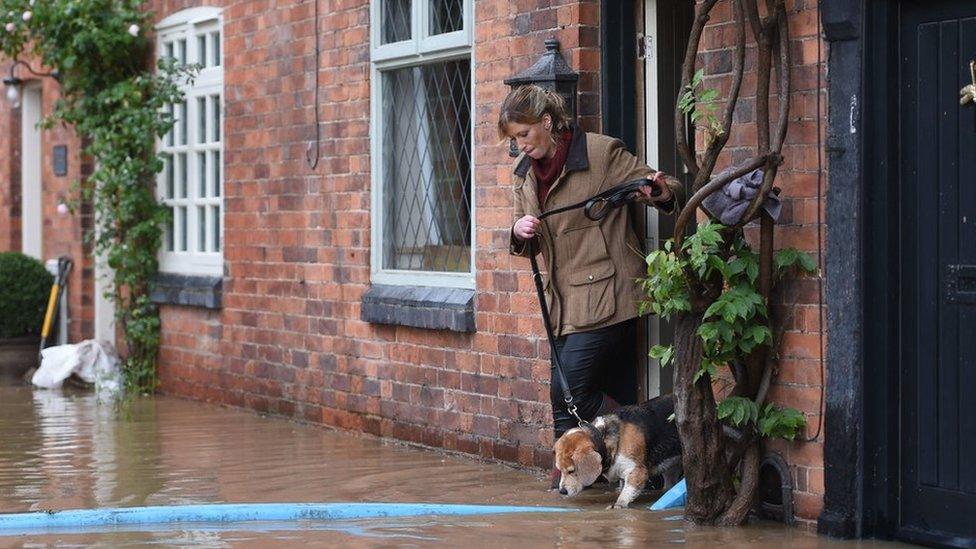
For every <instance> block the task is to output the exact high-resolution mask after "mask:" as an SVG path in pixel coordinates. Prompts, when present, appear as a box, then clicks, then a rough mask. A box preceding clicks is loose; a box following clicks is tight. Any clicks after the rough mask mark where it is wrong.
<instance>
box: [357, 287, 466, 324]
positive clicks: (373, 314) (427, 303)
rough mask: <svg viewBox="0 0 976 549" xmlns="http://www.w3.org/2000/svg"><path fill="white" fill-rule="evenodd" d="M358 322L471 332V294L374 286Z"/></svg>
mask: <svg viewBox="0 0 976 549" xmlns="http://www.w3.org/2000/svg"><path fill="white" fill-rule="evenodd" d="M360 318H361V319H362V320H365V321H366V322H372V323H375V324H394V325H398V326H412V327H415V328H426V329H429V330H450V331H452V332H474V331H475V323H474V290H462V289H457V288H434V287H427V286H391V285H384V284H373V286H372V287H370V289H369V290H367V291H366V293H365V294H363V303H362V310H361V314H360Z"/></svg>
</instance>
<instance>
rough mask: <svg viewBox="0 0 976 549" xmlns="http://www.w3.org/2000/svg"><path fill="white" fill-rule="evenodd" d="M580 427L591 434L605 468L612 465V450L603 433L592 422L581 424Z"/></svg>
mask: <svg viewBox="0 0 976 549" xmlns="http://www.w3.org/2000/svg"><path fill="white" fill-rule="evenodd" d="M580 428H581V429H583V430H584V431H586V434H587V435H589V436H590V439H591V440H592V441H593V445H594V446H596V451H597V453H599V454H600V464H601V465H602V466H603V470H604V471H606V470H607V469H608V468H609V467H610V457H611V456H610V452H608V451H607V443H606V442H604V440H603V433H602V432H600V430H599V429H597V428H596V427H594V426H593V424H592V423H583V424H581V425H580Z"/></svg>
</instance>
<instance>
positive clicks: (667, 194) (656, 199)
mask: <svg viewBox="0 0 976 549" xmlns="http://www.w3.org/2000/svg"><path fill="white" fill-rule="evenodd" d="M667 178H668V176H667V175H665V174H664V172H657V173H655V174H654V177H652V178H650V181H651V184H650V185H644V186H643V187H641V189H640V190H641V192H642V193H643V194H644V199H645V201H646V202H648V203H650V204H663V203H665V202H668V201H669V200H671V189H670V188H668V182H667ZM655 188H657V189H660V190H661V194H659V195H657V196H653V195H652V194H651V193H652V192H653V191H654V189H655Z"/></svg>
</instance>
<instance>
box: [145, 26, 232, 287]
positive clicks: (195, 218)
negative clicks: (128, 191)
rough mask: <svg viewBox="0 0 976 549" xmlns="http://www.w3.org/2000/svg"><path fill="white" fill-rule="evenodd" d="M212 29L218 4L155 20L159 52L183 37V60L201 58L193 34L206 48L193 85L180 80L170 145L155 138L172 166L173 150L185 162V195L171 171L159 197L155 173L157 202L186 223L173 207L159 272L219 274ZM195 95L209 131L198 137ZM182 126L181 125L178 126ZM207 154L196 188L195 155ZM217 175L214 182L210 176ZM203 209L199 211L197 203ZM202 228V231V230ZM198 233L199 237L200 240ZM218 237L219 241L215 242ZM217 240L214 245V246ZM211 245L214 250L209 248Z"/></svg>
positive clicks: (218, 143) (217, 79)
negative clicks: (182, 110) (181, 98)
mask: <svg viewBox="0 0 976 549" xmlns="http://www.w3.org/2000/svg"><path fill="white" fill-rule="evenodd" d="M214 33H219V35H220V37H221V40H222V39H223V28H222V24H221V19H220V10H219V9H218V8H209V7H207V8H191V9H188V10H183V11H181V12H177V13H175V14H173V15H171V16H169V17H167V18H165V19H164V20H163V21H161V22H160V24H159V25H157V50H158V55H159V56H163V55H166V51H165V49H164V47H163V44H165V43H167V42H171V41H174V42H175V41H178V40H185V43H186V46H185V47H186V50H185V52H184V53H185V56H186V62H187V63H188V64H196V63H198V62H199V61H200V55H199V54H200V51H199V46H198V36H204V39H205V40H206V44H205V48H206V54H207V66H206V67H204V68H202V69H201V70H200V71H199V73H198V74H197V76H196V78H194V81H193V83H192V85H191V84H190V83H189V82H187V83H184V85H183V89H184V93H185V101H186V105H187V108H186V116H185V117H184V119H183V120H181V121H180V123H178V124H177V125H176V126H175V127H174V129H173V132H174V138H173V143H172V145H169V144H167V140H166V138H165V136H164V138H163V139H161V140H157V151H159V152H165V153H167V154H170V155H172V157H173V163H172V169H174V170H175V169H176V165H177V162H176V155H178V154H180V155H185V158H186V160H185V162H186V168H185V170H181V171H185V173H186V181H185V182H184V184H185V185H186V191H187V192H186V195H185V196H184V197H181V198H175V197H176V196H179V195H180V193H179V187H180V185H181V184H180V182H179V174H175V175H174V197H173V198H164V197H165V194H166V187H167V180H166V178H167V175H166V172H165V170H164V172H163V173H161V174H159V176H158V178H157V191H158V196H160V197H161V201H162V203H164V204H165V205H166V206H167V207H170V208H177V207H179V208H185V212H186V214H185V217H186V220H185V223H181V224H176V223H175V221H176V220H177V215H176V212H175V210H174V217H173V220H172V221H171V223H173V225H171V226H173V229H174V230H173V235H172V238H173V244H174V246H173V247H174V251H167V250H166V249H165V245H164V248H163V249H162V250H161V251H160V253H159V261H160V270H161V271H164V272H174V273H179V274H199V275H216V276H220V275H222V274H223V251H222V250H223V242H222V240H223V232H224V205H223V195H224V193H223V169H224V168H223V161H224V151H223V143H224V133H225V130H224V125H225V124H224V119H225V117H224V113H223V65H224V63H223V60H222V59H221V62H220V65H219V66H217V65H216V64H214V63H213V55H214V50H213V49H212V48H213V39H214ZM222 46H223V45H222V44H221V47H220V55H221V56H223V47H222ZM213 96H216V97H218V98H219V101H217V102H214V101H213V99H212V97H213ZM199 98H205V101H206V102H205V105H204V108H205V109H206V111H205V112H204V116H205V129H206V130H209V131H210V132H211V133H210V135H206V136H205V138H204V139H203V140H202V142H201V139H200V114H201V113H200V111H199V103H198V99H199ZM174 109H175V113H176V114H177V115H179V105H178V104H177V105H176V106H175V107H174ZM214 109H218V111H217V114H218V115H219V126H220V127H219V139H218V140H214V139H213V137H214V136H213V134H212V129H211V128H212V127H213V123H214V116H215V115H214ZM184 125H185V129H183V128H182V127H181V126H184ZM181 131H185V133H186V137H187V139H186V141H185V142H183V143H180V137H179V135H178V132H181ZM215 152H216V153H218V154H219V158H220V163H219V165H218V166H217V168H218V169H217V171H216V172H215V171H214V166H213V165H211V163H212V162H213V154H214V153H215ZM200 153H203V154H204V155H206V158H205V159H204V162H205V163H206V166H205V167H206V170H205V171H203V172H202V176H203V178H204V181H205V184H204V185H205V188H204V189H203V190H201V188H200V177H201V166H200V160H199V154H200ZM215 178H216V181H215ZM215 185H218V186H219V190H220V193H219V196H214V194H215V193H214V186H215ZM201 207H202V208H203V212H202V213H203V215H202V216H201V212H200V208H201ZM214 207H216V208H218V211H219V212H220V214H219V219H218V227H217V235H216V236H215V235H214V234H213V226H212V225H211V223H212V218H213V209H212V208H214ZM180 226H185V227H186V234H185V235H183V234H181V232H182V231H181V230H180V228H181V227H180ZM201 233H202V234H201ZM201 236H202V239H201ZM184 238H185V241H186V251H175V250H176V249H178V248H179V247H180V246H179V244H180V241H181V240H183V239H184ZM215 238H216V239H219V240H220V241H216V240H215ZM218 245H219V248H218ZM211 250H216V251H211Z"/></svg>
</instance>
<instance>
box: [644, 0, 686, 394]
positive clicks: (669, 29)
mask: <svg viewBox="0 0 976 549" xmlns="http://www.w3.org/2000/svg"><path fill="white" fill-rule="evenodd" d="M694 15H695V5H694V2H693V1H692V0H644V5H643V17H642V23H643V29H642V32H640V33H639V34H638V37H637V38H638V41H637V51H638V60H637V62H638V64H639V67H638V71H639V72H641V73H642V74H643V78H642V82H643V97H642V100H643V101H642V104H643V107H644V108H643V114H644V116H643V117H642V122H643V127H642V131H641V132H640V136H641V137H642V139H643V147H642V150H643V152H644V156H645V158H644V160H645V161H646V162H647V164H648V165H649V166H651V167H654V168H657V169H659V170H663V171H665V172H667V173H669V174H673V175H676V176H677V177H679V178H681V179H683V180H684V179H686V177H687V174H686V173H685V170H684V165H683V164H682V163H681V160H680V158H679V157H678V149H677V146H676V144H675V136H674V106H675V103H676V102H677V98H678V91H679V90H678V87H679V86H680V84H681V63H682V61H683V58H684V53H685V48H686V45H687V43H688V37H689V35H690V34H691V25H692V21H693V19H694ZM686 183H687V181H686ZM647 211H648V213H647V219H646V224H645V230H646V240H645V243H644V248H645V249H646V250H651V249H655V248H659V247H660V246H661V245H662V243H663V242H664V241H665V240H667V239H668V238H670V237H671V235H672V233H673V232H674V217H673V216H668V215H658V212H657V210H655V209H654V208H648V210H647ZM646 326H647V331H646V345H645V348H644V350H643V353H642V355H641V356H644V357H646V363H645V365H644V376H643V379H644V383H643V390H644V393H643V394H644V395H645V397H646V398H650V397H654V396H657V395H662V394H668V393H670V392H671V390H672V388H673V386H674V384H673V374H672V368H671V367H667V368H664V369H662V368H661V367H660V364H658V361H657V359H653V358H651V357H649V356H647V351H648V350H649V349H650V348H651V346H653V345H657V344H661V345H668V344H671V343H672V342H673V340H674V331H673V329H672V327H671V326H670V323H668V322H667V321H665V320H663V319H660V318H658V317H656V316H649V317H648V319H647V322H646Z"/></svg>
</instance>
